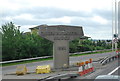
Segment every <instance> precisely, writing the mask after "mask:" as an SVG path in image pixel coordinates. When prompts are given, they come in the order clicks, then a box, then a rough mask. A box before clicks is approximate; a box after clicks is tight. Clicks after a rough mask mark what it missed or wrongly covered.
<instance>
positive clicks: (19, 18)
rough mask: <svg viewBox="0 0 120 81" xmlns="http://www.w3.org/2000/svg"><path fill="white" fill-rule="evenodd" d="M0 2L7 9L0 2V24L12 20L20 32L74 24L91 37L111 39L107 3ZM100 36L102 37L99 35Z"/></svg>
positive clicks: (84, 0)
mask: <svg viewBox="0 0 120 81" xmlns="http://www.w3.org/2000/svg"><path fill="white" fill-rule="evenodd" d="M93 2H94V3H93ZM3 3H4V4H5V3H6V5H7V6H5V5H3V4H1V3H0V7H1V8H3V9H2V13H1V12H0V14H1V15H2V17H1V20H2V22H1V23H0V24H4V23H5V22H9V21H12V22H14V23H15V24H16V25H20V26H21V31H27V28H30V27H33V26H37V25H41V24H48V25H57V24H58V25H59V24H62V25H78V26H83V27H84V32H85V34H86V35H90V36H91V37H93V38H97V37H100V38H111V31H108V30H111V29H112V28H111V27H112V7H111V6H112V4H111V0H104V1H101V0H75V1H74V0H64V1H61V0H36V1H34V0H24V1H23V0H11V1H9V0H3ZM106 3H107V4H106ZM101 5H102V6H101ZM8 6H9V7H8ZM103 34H104V37H102V36H100V35H103Z"/></svg>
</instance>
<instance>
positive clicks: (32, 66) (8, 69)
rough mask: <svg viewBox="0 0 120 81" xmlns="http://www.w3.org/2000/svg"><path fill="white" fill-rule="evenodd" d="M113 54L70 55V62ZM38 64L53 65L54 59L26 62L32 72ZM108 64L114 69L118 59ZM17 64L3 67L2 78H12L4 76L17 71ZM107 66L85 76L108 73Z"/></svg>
mask: <svg viewBox="0 0 120 81" xmlns="http://www.w3.org/2000/svg"><path fill="white" fill-rule="evenodd" d="M113 54H114V53H111V52H109V53H102V54H92V55H85V56H77V57H70V63H74V62H78V61H83V60H88V59H90V58H92V59H97V58H102V57H106V56H110V55H113ZM38 65H51V66H53V61H52V60H50V61H41V62H34V63H27V64H26V66H27V68H28V70H29V71H30V72H31V71H32V72H33V71H35V68H36V67H37V66H38ZM108 65H110V66H109V67H111V68H110V70H112V68H113V69H114V68H115V67H116V66H117V61H116V63H113V64H108ZM111 65H113V66H111ZM16 66H17V65H14V66H7V67H2V78H6V79H7V78H12V77H13V76H4V74H9V73H12V72H15V71H16ZM106 68H108V67H107V66H106V67H105V66H104V67H102V68H97V71H96V72H97V73H92V74H90V75H89V76H87V77H84V78H86V79H91V78H92V79H93V78H95V77H96V76H98V75H102V73H101V71H103V72H104V74H107V73H109V72H110V71H108V70H106ZM104 70H106V71H108V72H105V71H104ZM48 75H49V74H48ZM39 77H40V76H39V75H35V76H33V75H31V76H26V77H23V76H18V77H17V78H32V79H36V78H37V79H39ZM13 78H16V76H15V77H13ZM78 79H79V77H78Z"/></svg>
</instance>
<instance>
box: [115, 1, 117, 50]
mask: <svg viewBox="0 0 120 81" xmlns="http://www.w3.org/2000/svg"><path fill="white" fill-rule="evenodd" d="M115 35H117V1H116V0H115ZM115 39H117V37H115ZM115 51H117V42H115Z"/></svg>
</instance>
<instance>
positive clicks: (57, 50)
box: [39, 25, 84, 69]
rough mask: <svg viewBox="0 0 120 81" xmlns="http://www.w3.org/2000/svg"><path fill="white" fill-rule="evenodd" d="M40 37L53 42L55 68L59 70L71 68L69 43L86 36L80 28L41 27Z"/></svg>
mask: <svg viewBox="0 0 120 81" xmlns="http://www.w3.org/2000/svg"><path fill="white" fill-rule="evenodd" d="M39 35H40V36H41V37H43V38H46V39H48V40H50V41H52V42H53V59H54V68H55V69H59V68H64V67H69V41H71V40H74V39H76V38H80V37H82V36H83V35H84V34H83V29H82V27H80V26H68V25H53V26H52V25H51V26H48V25H40V26H39ZM46 50H47V49H46Z"/></svg>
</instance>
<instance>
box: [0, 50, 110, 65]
mask: <svg viewBox="0 0 120 81" xmlns="http://www.w3.org/2000/svg"><path fill="white" fill-rule="evenodd" d="M109 50H111V49H108V50H96V51H86V52H76V53H69V55H77V54H84V53H94V52H100V51H109ZM50 57H53V56H44V57H35V58H28V59H20V60H11V61H3V62H0V64H5V63H14V62H22V61H28V60H37V59H43V58H50Z"/></svg>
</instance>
